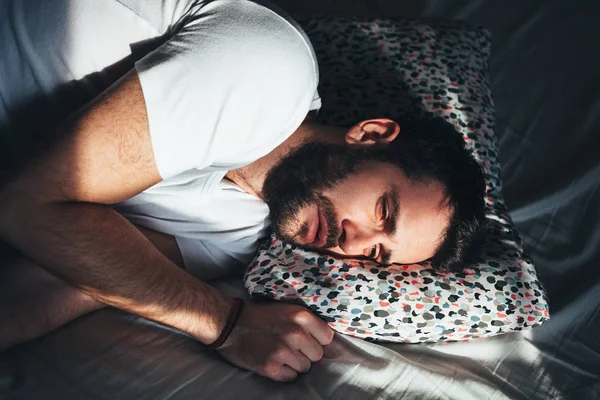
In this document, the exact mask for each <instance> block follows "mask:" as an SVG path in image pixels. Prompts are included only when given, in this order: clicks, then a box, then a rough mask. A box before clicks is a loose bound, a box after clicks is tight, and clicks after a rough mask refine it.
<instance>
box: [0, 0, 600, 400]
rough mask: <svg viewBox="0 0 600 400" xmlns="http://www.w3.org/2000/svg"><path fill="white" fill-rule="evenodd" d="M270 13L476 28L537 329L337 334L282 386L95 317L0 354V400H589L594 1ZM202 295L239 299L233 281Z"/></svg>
mask: <svg viewBox="0 0 600 400" xmlns="http://www.w3.org/2000/svg"><path fill="white" fill-rule="evenodd" d="M276 3H277V4H279V5H280V6H281V7H283V8H284V9H285V10H287V11H288V12H289V13H290V14H292V16H297V17H305V16H310V15H323V14H327V15H364V16H373V15H380V16H415V17H416V16H426V17H444V18H454V19H463V20H467V21H469V22H472V23H476V24H480V25H483V26H485V27H486V28H487V29H488V30H490V31H491V33H492V36H493V39H492V41H493V45H492V59H491V78H492V90H493V95H494V100H495V103H496V109H497V115H496V133H497V135H498V136H499V138H500V157H501V161H502V165H503V179H504V191H503V193H504V197H505V199H506V201H507V204H508V207H509V209H510V210H511V216H512V218H513V220H514V222H515V224H516V225H517V228H518V230H519V231H520V233H521V236H522V237H523V239H524V244H525V247H526V249H527V250H528V252H529V253H530V254H531V255H532V257H533V259H534V261H535V265H536V266H537V269H538V272H539V275H540V278H541V279H542V281H543V283H544V285H545V286H546V289H547V291H548V294H549V298H550V307H551V315H552V319H551V320H550V321H549V322H546V323H545V324H543V325H542V326H541V327H539V328H536V329H533V330H531V331H528V332H524V333H510V334H505V335H501V336H497V337H491V338H484V339H478V340H475V341H472V342H461V343H458V342H457V343H438V344H429V345H406V344H393V345H380V344H374V343H369V342H365V341H361V340H359V339H354V338H350V337H345V336H342V335H339V334H336V337H335V339H334V341H333V343H332V344H331V345H330V346H328V347H327V348H326V351H325V355H324V358H323V360H322V361H320V362H319V363H316V364H314V365H313V367H312V369H311V371H310V372H309V373H307V374H305V375H303V376H301V377H300V378H299V379H298V380H297V381H296V382H294V383H292V384H284V383H276V382H271V381H269V380H267V379H265V378H261V377H259V376H256V375H255V374H252V373H250V372H247V371H243V370H241V369H238V368H235V367H233V366H231V365H229V364H227V363H226V362H225V361H224V360H222V359H220V358H219V357H218V356H217V355H215V354H212V353H209V352H206V351H204V350H203V349H202V347H201V346H200V345H199V344H198V343H195V342H194V341H193V340H191V339H190V338H188V337H186V336H185V335H183V334H181V333H179V332H176V331H174V330H171V329H168V328H165V327H163V326H160V325H158V324H155V323H153V322H149V321H147V320H144V319H142V318H139V317H136V316H133V315H129V314H126V313H123V312H120V311H118V310H114V309H105V310H101V311H98V312H95V313H93V314H90V315H88V316H85V317H83V318H80V319H78V320H76V321H74V322H72V323H71V324H69V325H67V326H66V327H63V328H61V329H59V330H57V331H55V332H53V333H52V334H49V335H47V336H45V337H43V338H40V339H38V340H35V341H32V342H29V343H26V344H23V345H20V346H17V347H14V348H12V349H10V350H8V351H6V352H4V353H0V398H7V399H13V398H14V399H40V398H44V399H71V398H73V399H88V398H89V399H96V398H97V399H191V398H193V399H238V398H243V399H461V400H462V399H600V334H599V333H598V332H600V190H599V188H600V157H599V156H598V149H599V145H600V132H599V131H600V73H598V71H600V52H599V51H598V46H599V45H600V30H599V29H597V21H599V20H600V19H599V18H600V3H598V2H564V1H548V2H541V1H531V2H484V1H469V2H452V3H450V2H443V1H422V2H414V3H411V4H402V3H404V2H396V1H369V0H364V1H354V2H346V1H328V2H320V1H303V2H294V1H291V0H290V1H283V0H281V1H278V2H276ZM397 3H400V4H397ZM214 284H215V285H217V286H219V287H221V288H222V289H223V290H225V291H228V292H229V293H231V294H240V293H242V286H241V278H240V277H238V278H231V279H228V280H224V281H220V282H215V283H214Z"/></svg>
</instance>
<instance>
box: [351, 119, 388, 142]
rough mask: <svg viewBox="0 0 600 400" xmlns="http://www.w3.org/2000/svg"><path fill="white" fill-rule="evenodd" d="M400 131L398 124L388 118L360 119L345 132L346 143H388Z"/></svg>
mask: <svg viewBox="0 0 600 400" xmlns="http://www.w3.org/2000/svg"><path fill="white" fill-rule="evenodd" d="M399 133H400V125H398V123H397V122H395V121H392V120H391V119H388V118H375V119H368V120H365V121H361V122H359V123H358V124H356V125H354V126H353V127H352V128H350V130H348V132H346V136H345V140H346V143H348V144H365V145H371V144H376V143H380V144H384V143H390V142H392V141H393V140H394V139H396V137H397V136H398V134H399Z"/></svg>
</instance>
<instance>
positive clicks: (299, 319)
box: [293, 308, 313, 325]
mask: <svg viewBox="0 0 600 400" xmlns="http://www.w3.org/2000/svg"><path fill="white" fill-rule="evenodd" d="M312 317H313V315H312V314H311V313H310V312H309V311H307V310H305V309H304V308H301V309H299V310H297V311H296V312H294V314H293V321H294V322H296V323H297V324H299V325H304V324H307V323H308V322H309V321H310V319H311V318H312Z"/></svg>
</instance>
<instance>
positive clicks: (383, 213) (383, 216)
mask: <svg viewBox="0 0 600 400" xmlns="http://www.w3.org/2000/svg"><path fill="white" fill-rule="evenodd" d="M387 217H388V206H387V201H386V199H385V198H384V199H383V200H382V202H381V220H382V221H385V220H386V219H387Z"/></svg>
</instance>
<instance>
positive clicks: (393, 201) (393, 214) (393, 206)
mask: <svg viewBox="0 0 600 400" xmlns="http://www.w3.org/2000/svg"><path fill="white" fill-rule="evenodd" d="M388 198H389V207H390V216H389V220H388V230H389V235H390V236H391V235H394V234H396V230H397V229H398V215H399V214H400V203H399V202H398V187H397V186H396V185H392V189H391V190H390V191H389V192H388Z"/></svg>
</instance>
